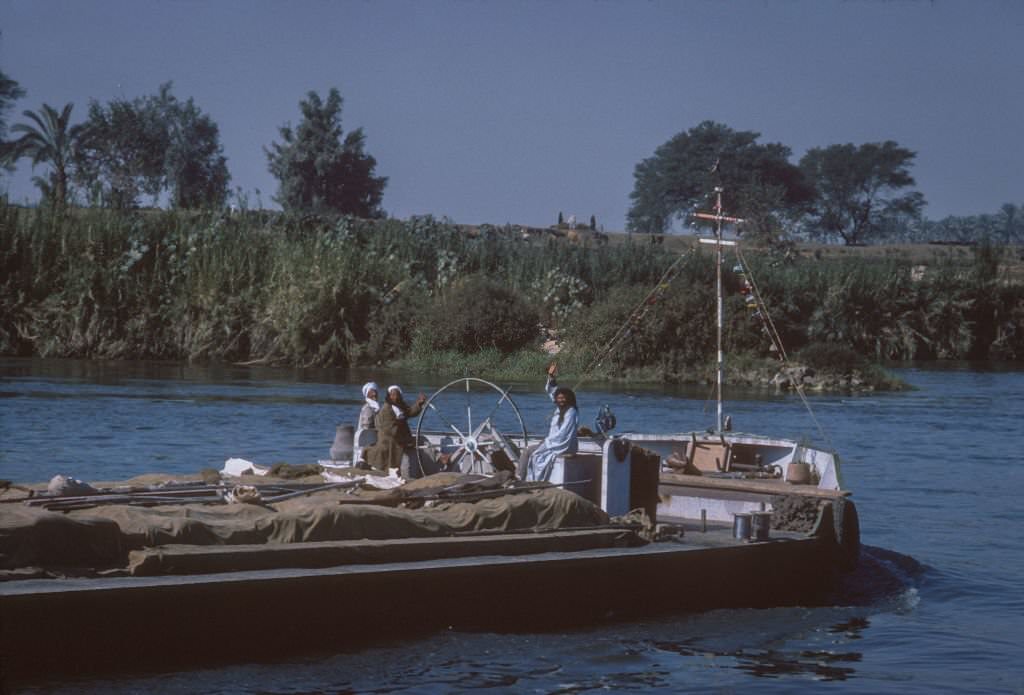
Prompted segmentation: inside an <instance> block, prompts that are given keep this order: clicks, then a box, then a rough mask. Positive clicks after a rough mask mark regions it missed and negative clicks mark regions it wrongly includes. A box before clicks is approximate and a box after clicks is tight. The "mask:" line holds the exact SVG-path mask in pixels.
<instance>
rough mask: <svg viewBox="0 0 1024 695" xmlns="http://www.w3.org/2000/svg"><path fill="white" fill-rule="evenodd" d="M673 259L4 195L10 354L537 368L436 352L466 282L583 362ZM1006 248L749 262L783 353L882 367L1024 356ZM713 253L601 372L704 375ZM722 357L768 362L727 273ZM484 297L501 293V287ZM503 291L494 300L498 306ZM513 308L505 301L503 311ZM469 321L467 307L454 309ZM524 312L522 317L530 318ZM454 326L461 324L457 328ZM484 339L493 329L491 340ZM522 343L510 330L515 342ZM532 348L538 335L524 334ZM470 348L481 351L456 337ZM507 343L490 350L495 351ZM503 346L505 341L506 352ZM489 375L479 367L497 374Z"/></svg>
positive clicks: (4, 291)
mask: <svg viewBox="0 0 1024 695" xmlns="http://www.w3.org/2000/svg"><path fill="white" fill-rule="evenodd" d="M674 260H675V256H674V255H673V254H671V253H669V252H668V251H666V250H664V249H662V248H661V247H660V246H652V245H650V244H647V243H620V244H609V245H602V246H588V245H586V244H574V243H568V242H566V241H565V240H564V239H556V238H554V237H550V236H549V237H533V238H531V239H529V240H524V238H523V237H522V236H521V235H520V234H519V233H518V230H516V231H515V233H514V232H513V230H510V229H503V228H499V227H487V226H484V227H482V228H480V229H479V230H473V233H467V230H465V229H461V228H459V227H457V226H456V225H454V224H452V223H450V222H448V221H446V220H437V219H433V218H430V217H423V218H413V219H411V220H408V221H398V220H380V221H367V220H359V219H354V218H348V217H341V218H321V217H316V216H301V215H287V214H282V213H272V212H262V211H261V212H254V211H247V212H241V213H237V212H236V213H225V212H181V211H178V212H170V211H134V212H112V211H105V210H98V209H71V210H65V211H54V210H50V209H47V208H40V209H32V210H28V209H21V208H16V207H13V206H9V205H7V204H6V203H3V204H0V272H2V279H0V353H2V354H6V355H38V356H43V357H90V358H115V359H116V358H137V359H175V360H189V361H200V362H209V361H233V362H250V361H260V362H270V363H279V364H292V365H341V366H344V365H354V364H384V363H397V362H401V363H402V364H406V365H408V366H424V365H426V366H427V367H428V368H431V369H432V370H438V369H441V368H442V365H448V367H449V369H448V372H449V373H454V372H453V371H452V370H453V369H454V370H457V369H467V368H473V369H474V370H477V371H482V372H486V371H488V370H489V369H490V370H491V372H492V373H494V374H495V376H501V377H505V378H509V377H511V376H513V375H512V373H511V372H517V371H519V370H522V371H523V372H524V373H525V372H529V373H532V372H533V371H535V370H536V369H537V368H538V367H540V368H542V365H543V363H544V361H545V360H546V357H545V356H544V355H543V354H541V353H540V352H539V351H538V350H537V349H536V347H537V345H539V343H540V341H541V339H542V337H541V332H540V328H539V327H536V326H531V327H529V330H530V331H535V335H536V338H535V339H534V341H533V346H530V345H527V347H526V348H525V349H522V350H520V349H517V348H516V347H515V345H518V344H519V343H518V342H515V343H514V344H513V342H509V343H508V345H509V347H507V348H506V349H509V350H513V351H512V352H509V353H504V352H502V351H501V350H500V349H487V350H478V349H475V348H473V349H468V348H466V350H467V352H468V354H462V353H459V352H454V351H451V350H445V349H444V346H445V345H448V344H453V345H458V344H460V343H459V342H458V341H455V342H451V341H445V340H439V339H431V340H425V336H426V337H430V338H437V337H438V336H437V334H438V332H443V331H445V330H446V326H447V325H449V324H448V323H447V322H446V319H447V318H448V317H450V318H451V322H450V325H451V326H455V325H458V326H459V331H461V332H462V333H467V332H468V334H470V335H471V334H472V331H473V329H474V327H475V326H476V325H477V324H481V325H480V330H481V336H483V337H484V338H485V339H484V340H483V341H482V342H479V343H478V344H479V345H484V344H488V343H487V340H486V335H487V332H488V330H489V329H493V328H494V327H493V326H491V327H488V326H487V325H486V324H487V321H488V318H487V317H488V316H489V315H490V314H489V313H488V312H487V311H486V307H485V308H484V309H485V310H484V311H483V312H481V307H480V306H476V305H475V304H474V301H473V296H474V293H473V292H472V291H470V290H469V289H467V288H471V287H474V286H477V285H474V283H478V284H479V283H480V282H482V281H483V282H485V283H487V282H489V283H492V284H493V283H495V282H497V283H500V284H501V285H503V286H504V287H505V288H507V289H509V290H511V291H512V293H513V294H514V300H515V301H517V302H525V303H526V304H527V305H528V306H529V308H530V311H528V312H524V311H523V310H522V307H520V308H518V309H517V310H516V311H512V308H514V307H512V308H510V307H505V306H502V307H495V308H494V309H495V310H494V311H493V312H490V313H492V314H493V315H495V316H498V315H506V316H513V317H526V316H528V317H531V318H530V319H529V320H533V318H532V317H534V316H536V318H537V320H538V321H539V323H540V324H541V325H542V326H544V327H546V328H547V329H551V330H557V331H558V332H559V334H560V336H561V338H562V339H563V341H564V350H563V353H562V354H563V360H566V361H568V362H572V363H573V364H574V365H576V369H578V370H583V369H585V368H586V366H588V365H590V364H591V361H592V358H593V357H594V356H596V355H598V354H599V353H600V352H601V348H602V347H604V346H606V345H607V343H608V341H609V340H610V339H611V337H612V335H613V334H614V333H615V331H616V330H617V329H618V328H619V327H620V326H621V325H622V323H623V322H624V321H625V320H626V318H627V317H628V316H629V314H630V312H631V310H632V309H633V308H634V307H635V306H636V304H637V302H638V301H639V300H640V299H641V298H642V297H643V295H644V293H645V292H646V291H647V290H648V289H649V288H650V287H651V286H653V284H654V283H655V282H656V281H657V280H658V278H660V277H661V275H662V273H663V272H664V271H665V270H666V268H668V266H669V265H670V264H671V263H672V262H673V261H674ZM1000 263H1001V257H1000V255H999V250H998V249H992V248H981V249H979V250H978V251H977V252H976V253H975V255H974V257H973V258H971V259H967V260H966V262H965V261H963V260H959V259H955V258H952V257H950V258H949V259H947V260H946V261H943V262H940V263H938V264H933V265H932V266H929V267H928V268H927V272H925V273H924V274H923V276H922V275H921V273H920V271H919V269H915V268H914V266H912V265H911V264H910V262H909V261H905V260H901V259H899V258H884V259H880V260H879V259H874V260H859V259H855V258H825V259H820V260H813V259H803V260H799V261H797V262H795V263H789V264H778V263H777V261H776V260H773V259H771V258H768V257H765V258H763V259H755V260H753V264H754V265H753V268H752V270H753V273H754V275H755V277H756V279H757V281H758V284H759V287H760V288H761V290H762V292H763V294H764V297H765V299H766V301H767V304H768V307H769V309H770V310H771V313H772V316H773V318H774V320H775V323H776V326H777V327H778V328H779V331H780V333H781V334H782V337H783V340H784V342H785V344H786V346H787V348H789V349H790V350H791V351H796V350H798V349H800V348H802V347H805V346H807V345H813V344H817V343H824V344H841V345H845V346H848V347H850V348H851V349H853V350H855V351H856V352H857V353H859V354H861V355H864V356H867V357H871V358H876V359H877V358H881V359H915V358H916V359H928V358H938V359H945V358H950V359H961V358H972V359H986V358H992V359H1011V360H1022V359H1024V288H1022V287H1021V285H1020V284H1019V283H1017V284H1014V283H1009V282H1005V281H1000V280H998V277H999V273H998V270H999V267H1000ZM713 278H714V268H713V265H712V260H711V256H710V255H709V254H706V253H704V254H702V253H699V252H698V253H695V254H693V255H691V256H690V257H688V258H687V259H686V260H685V262H684V263H683V265H682V269H681V270H680V273H679V275H678V276H677V278H676V279H675V280H674V283H673V286H672V288H671V290H670V291H669V292H668V293H667V294H666V299H665V300H663V301H662V302H660V303H659V304H658V305H657V306H654V307H652V308H651V310H650V311H649V313H648V315H647V317H646V319H645V321H644V322H643V323H642V324H641V325H638V326H636V327H635V330H633V331H632V333H631V335H630V337H629V339H628V340H627V341H625V342H624V344H623V345H622V347H621V349H620V350H618V351H616V353H615V354H614V355H611V356H609V358H608V359H607V360H606V361H605V363H602V365H601V367H600V371H602V372H603V373H604V374H616V373H625V372H629V371H631V370H632V371H634V372H643V373H647V374H651V373H656V374H659V375H663V376H671V375H682V374H686V373H691V374H692V373H702V372H703V371H704V370H706V368H707V365H708V364H709V359H710V356H711V349H712V348H713V341H714V325H713V324H714V301H713ZM727 291H728V296H727V312H728V316H729V323H728V326H727V330H726V342H727V347H728V348H729V349H730V350H734V351H740V352H746V353H749V354H751V355H761V356H763V357H769V356H770V355H769V354H768V353H767V346H768V345H769V343H768V341H767V340H765V339H764V336H763V335H762V333H761V324H760V323H759V322H758V321H756V320H754V319H753V318H752V317H751V316H750V312H749V311H747V310H746V309H745V308H744V301H743V298H742V296H741V295H740V294H739V281H738V279H737V278H736V277H734V276H732V275H729V276H728V277H727ZM488 296H489V297H491V299H489V300H488V301H508V302H510V303H511V302H512V301H513V299H507V300H502V299H501V297H503V296H506V295H503V294H502V293H500V292H497V293H491V294H490V295H488ZM494 297H497V298H498V299H494ZM506 309H507V310H506ZM462 313H465V315H464V316H463V315H461V314H462ZM522 320H526V319H522ZM453 330H454V329H453ZM492 332H493V331H492ZM517 340H518V338H517ZM528 342H529V341H528ZM461 344H470V343H467V342H466V341H462V343H461ZM496 344H498V343H496ZM501 344H504V343H501ZM488 364H489V365H492V367H491V368H488V367H487V366H486V365H488Z"/></svg>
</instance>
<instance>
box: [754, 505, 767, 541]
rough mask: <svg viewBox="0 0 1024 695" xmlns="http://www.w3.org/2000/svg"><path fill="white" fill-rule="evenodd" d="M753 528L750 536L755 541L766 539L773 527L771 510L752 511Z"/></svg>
mask: <svg viewBox="0 0 1024 695" xmlns="http://www.w3.org/2000/svg"><path fill="white" fill-rule="evenodd" d="M750 519H751V525H752V530H751V533H750V538H751V539H752V540H755V541H766V540H768V538H769V535H770V531H771V528H772V513H771V512H752V513H751V514H750Z"/></svg>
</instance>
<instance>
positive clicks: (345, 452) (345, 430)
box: [330, 425, 356, 461]
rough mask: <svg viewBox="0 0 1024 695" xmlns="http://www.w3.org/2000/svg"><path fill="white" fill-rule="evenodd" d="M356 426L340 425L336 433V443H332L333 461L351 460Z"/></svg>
mask: <svg viewBox="0 0 1024 695" xmlns="http://www.w3.org/2000/svg"><path fill="white" fill-rule="evenodd" d="M355 434H356V428H355V427H353V426H352V425H338V429H337V431H336V432H335V433H334V444H332V445H331V452H330V455H331V460H332V461H351V460H352V446H353V442H354V441H355Z"/></svg>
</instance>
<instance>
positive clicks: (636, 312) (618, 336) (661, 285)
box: [573, 248, 695, 391]
mask: <svg viewBox="0 0 1024 695" xmlns="http://www.w3.org/2000/svg"><path fill="white" fill-rule="evenodd" d="M694 250H695V249H692V248H690V249H686V250H685V251H683V252H682V253H681V254H679V258H677V259H676V260H675V261H674V262H673V263H672V265H670V266H669V267H668V269H667V270H666V271H665V272H664V273H663V274H662V276H661V279H659V280H658V282H657V284H655V286H654V288H653V289H652V290H651V291H650V292H648V293H647V296H645V297H644V298H643V299H642V300H641V301H640V302H639V303H638V304H637V305H636V306H635V307H634V308H633V311H632V312H630V314H629V316H628V317H627V318H626V320H625V321H624V322H623V324H622V325H621V326H620V327H619V329H618V330H617V331H616V332H615V335H613V336H612V339H611V340H610V341H608V344H607V345H606V346H605V347H604V348H603V349H602V350H600V351H599V352H598V353H597V355H596V356H595V357H594V359H593V360H592V361H591V363H590V365H589V366H587V368H586V369H584V370H583V371H582V372H581V373H580V378H579V381H577V382H576V385H575V386H573V391H576V390H578V389H579V388H580V386H581V385H582V384H583V383H584V382H585V381H586V380H587V377H589V376H590V375H591V374H592V373H593V372H594V370H596V369H597V368H598V367H600V366H601V365H602V364H603V363H604V361H605V360H606V359H608V357H610V356H611V355H612V353H614V352H615V351H616V350H617V349H618V348H619V345H620V344H621V343H622V342H623V341H624V340H625V339H626V338H628V337H629V336H631V335H633V331H634V330H635V329H637V328H639V327H640V324H641V323H642V322H643V320H644V319H645V318H646V316H647V313H648V312H649V311H650V310H651V307H653V306H654V305H655V304H657V303H658V301H659V300H660V299H661V297H662V295H664V294H665V290H667V289H668V286H669V285H670V284H672V281H673V280H675V279H676V277H677V276H678V275H679V271H680V269H681V266H682V262H683V261H684V260H686V259H687V258H689V257H690V256H691V255H693V253H694Z"/></svg>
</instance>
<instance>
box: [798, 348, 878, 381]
mask: <svg viewBox="0 0 1024 695" xmlns="http://www.w3.org/2000/svg"><path fill="white" fill-rule="evenodd" d="M796 359H797V361H798V362H802V363H803V364H805V365H807V366H808V367H811V368H812V369H820V370H827V371H831V372H839V373H841V374H849V373H850V372H852V371H853V370H855V369H863V368H865V367H866V366H867V364H868V361H867V359H865V358H864V357H863V356H861V355H859V354H857V352H856V351H855V350H854V349H853V348H851V347H848V346H846V345H839V344H838V343H811V344H810V345H807V346H806V347H804V348H803V349H802V350H800V352H798V353H797V354H796Z"/></svg>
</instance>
